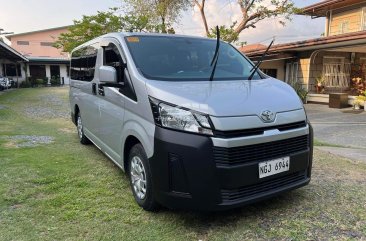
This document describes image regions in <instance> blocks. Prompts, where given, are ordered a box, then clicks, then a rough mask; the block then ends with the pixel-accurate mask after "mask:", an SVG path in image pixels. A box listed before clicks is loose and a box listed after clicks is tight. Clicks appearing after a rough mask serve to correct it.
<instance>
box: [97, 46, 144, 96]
mask: <svg viewBox="0 0 366 241" xmlns="http://www.w3.org/2000/svg"><path fill="white" fill-rule="evenodd" d="M103 65H104V66H111V67H114V68H115V69H116V71H117V81H118V82H123V83H124V85H125V86H124V87H123V88H121V89H120V93H121V94H123V95H124V96H126V97H128V98H130V99H132V100H134V101H137V97H136V94H135V91H134V88H133V84H132V83H131V80H130V79H129V76H125V68H126V64H125V63H124V62H123V60H122V56H121V53H120V52H119V50H118V48H117V46H116V45H114V44H112V43H111V44H109V45H108V46H107V47H104V63H103Z"/></svg>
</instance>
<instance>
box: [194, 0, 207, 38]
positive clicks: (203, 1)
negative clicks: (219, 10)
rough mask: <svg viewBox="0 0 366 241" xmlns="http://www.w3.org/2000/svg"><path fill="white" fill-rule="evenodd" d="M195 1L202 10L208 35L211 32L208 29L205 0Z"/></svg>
mask: <svg viewBox="0 0 366 241" xmlns="http://www.w3.org/2000/svg"><path fill="white" fill-rule="evenodd" d="M194 2H195V3H196V5H197V7H198V8H199V10H200V13H201V18H202V22H203V25H204V27H205V31H206V36H208V35H209V34H210V31H209V30H208V25H207V19H206V14H205V0H202V3H201V4H200V3H199V2H198V1H197V0H195V1H194Z"/></svg>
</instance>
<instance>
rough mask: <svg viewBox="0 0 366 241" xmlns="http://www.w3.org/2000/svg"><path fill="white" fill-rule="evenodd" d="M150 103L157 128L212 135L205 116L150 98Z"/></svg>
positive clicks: (207, 118)
mask: <svg viewBox="0 0 366 241" xmlns="http://www.w3.org/2000/svg"><path fill="white" fill-rule="evenodd" d="M150 103H151V107H152V111H153V114H154V119H155V123H156V124H157V125H158V126H162V127H166V128H170V129H175V130H180V131H187V132H193V133H198V134H203V135H213V134H212V127H211V124H210V121H209V117H208V116H207V115H204V114H201V113H197V112H194V111H191V110H188V109H185V108H181V107H177V106H173V105H170V104H167V103H165V102H159V101H158V100H156V99H152V98H150Z"/></svg>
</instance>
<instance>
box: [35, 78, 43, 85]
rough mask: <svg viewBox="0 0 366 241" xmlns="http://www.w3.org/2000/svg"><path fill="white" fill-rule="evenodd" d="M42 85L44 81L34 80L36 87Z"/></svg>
mask: <svg viewBox="0 0 366 241" xmlns="http://www.w3.org/2000/svg"><path fill="white" fill-rule="evenodd" d="M43 83H44V79H36V85H37V86H38V87H40V86H42V85H43Z"/></svg>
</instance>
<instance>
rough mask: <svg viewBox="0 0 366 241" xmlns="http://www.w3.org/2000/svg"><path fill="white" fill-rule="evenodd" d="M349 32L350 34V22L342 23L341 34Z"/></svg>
mask: <svg viewBox="0 0 366 241" xmlns="http://www.w3.org/2000/svg"><path fill="white" fill-rule="evenodd" d="M348 32H349V21H343V22H341V24H340V26H339V33H340V34H343V33H348Z"/></svg>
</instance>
